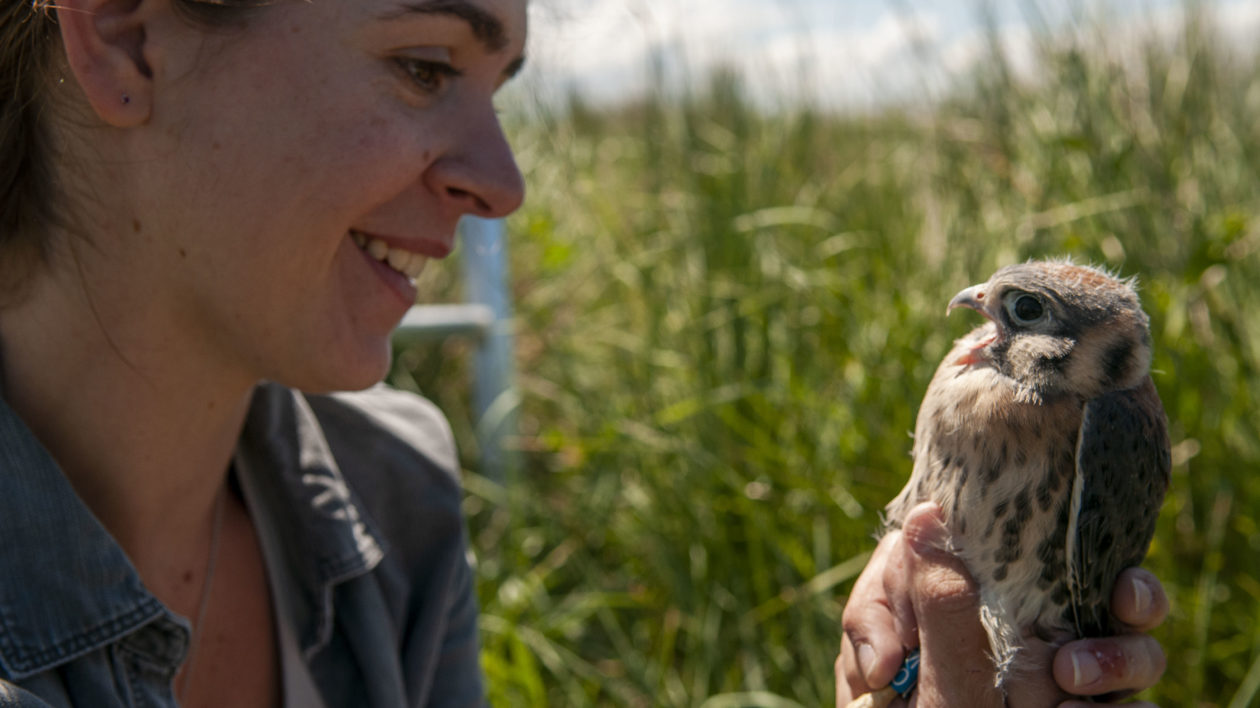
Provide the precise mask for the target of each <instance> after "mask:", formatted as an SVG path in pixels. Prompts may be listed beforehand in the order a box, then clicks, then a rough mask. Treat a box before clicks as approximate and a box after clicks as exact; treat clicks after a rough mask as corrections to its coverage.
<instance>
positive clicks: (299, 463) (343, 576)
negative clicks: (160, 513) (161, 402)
mask: <svg viewBox="0 0 1260 708" xmlns="http://www.w3.org/2000/svg"><path fill="white" fill-rule="evenodd" d="M234 462H235V465H236V473H237V475H238V476H239V477H240V478H241V481H242V486H243V487H245V488H246V490H247V491H248V492H252V493H253V494H252V495H249V494H247V500H248V501H249V502H250V503H251V504H252V505H263V506H265V507H266V511H265V513H264V514H262V515H261V516H263V517H267V518H260V515H259V514H257V513H255V515H254V516H255V520H256V521H260V522H262V523H267V522H270V523H271V525H272V529H271V530H272V532H273V533H275V534H276V535H277V536H278V537H279V546H280V548H281V549H282V552H283V554H284V556H285V557H284V558H283V559H279V560H280V562H282V563H284V564H285V566H286V567H285V568H284V569H283V571H282V572H288V573H290V575H291V577H292V579H293V580H294V586H295V590H296V593H297V597H291V598H288V600H289V603H290V605H291V607H290V609H291V612H292V613H293V614H292V616H291V617H290V619H291V620H292V621H293V623H294V627H296V628H297V631H298V642H299V643H300V644H301V646H302V649H303V651H304V653H306V654H308V655H309V654H310V653H312V652H314V651H316V650H318V649H319V648H320V647H322V646H324V645H325V644H327V643H328V641H329V639H330V638H331V636H332V630H333V610H332V589H333V587H334V586H335V585H337V584H339V583H341V582H344V581H346V580H349V579H351V578H354V577H357V576H360V575H363V574H365V573H368V572H370V571H371V570H372V569H373V568H375V567H376V565H377V564H378V563H380V561H381V559H382V558H383V557H384V555H385V547H384V543H383V541H382V540H381V535H380V533H379V532H378V531H377V530H376V528H375V526H374V524H373V522H372V520H371V519H370V518H368V517H367V516H366V515H365V514H363V513H361V512H360V508H361V506H362V505H361V504H360V502H359V500H358V497H357V496H356V495H355V494H354V492H353V491H352V490H351V489H350V488H349V486H348V485H347V484H346V480H345V478H344V477H343V476H342V473H341V470H340V468H339V467H338V465H337V461H336V459H335V458H334V457H333V454H332V450H331V449H330V448H329V444H328V440H327V439H326V438H325V436H324V434H323V430H322V427H321V425H320V423H319V421H318V420H317V419H316V417H315V413H314V411H312V410H311V407H310V404H309V403H307V401H306V398H305V397H304V396H303V395H302V394H300V393H298V392H296V391H293V390H291V389H288V388H285V387H283V386H279V385H276V384H262V385H260V386H259V387H258V388H257V389H256V390H255V392H254V399H253V401H252V403H251V404H250V410H249V416H248V418H247V419H246V422H245V430H244V432H243V434H242V435H241V439H240V442H239V444H238V446H237V451H236V457H235V461H234ZM251 496H252V497H254V498H250V497H251ZM259 532H260V533H264V532H265V531H264V529H261V528H260V529H259Z"/></svg>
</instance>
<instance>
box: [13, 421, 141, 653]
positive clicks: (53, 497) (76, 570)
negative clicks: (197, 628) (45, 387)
mask: <svg viewBox="0 0 1260 708" xmlns="http://www.w3.org/2000/svg"><path fill="white" fill-rule="evenodd" d="M0 549H2V551H0V664H3V669H4V670H5V671H6V672H7V673H8V675H9V676H11V677H13V678H23V677H26V676H30V675H32V674H36V673H39V672H41V671H44V670H45V669H47V668H49V667H51V666H55V665H57V664H60V663H62V662H64V661H67V660H69V659H72V658H74V657H76V656H79V655H81V654H85V653H88V652H90V651H92V650H94V649H96V648H97V647H100V646H102V645H105V644H109V643H111V642H113V641H115V640H116V639H118V638H119V637H121V636H123V635H126V634H129V633H131V632H132V631H135V630H136V629H137V628H138V627H140V626H142V625H144V624H147V623H148V622H150V621H152V620H153V619H154V618H156V617H158V616H159V615H161V614H162V611H163V607H162V604H161V603H160V602H158V600H157V598H155V597H153V596H152V595H151V594H150V593H149V592H148V591H146V590H145V589H144V586H143V584H142V583H141V582H140V576H139V575H138V574H137V573H136V570H135V568H134V567H133V566H132V565H131V561H129V560H128V559H127V556H126V555H125V554H124V553H123V551H122V548H120V547H119V546H118V544H117V543H116V542H115V541H114V539H113V537H111V536H110V535H109V532H107V531H106V530H105V528H104V527H103V526H101V524H100V522H99V521H97V520H96V517H95V516H93V515H92V512H91V511H90V510H89V509H88V508H87V506H86V505H85V504H84V503H83V502H82V501H81V500H80V499H79V497H78V495H76V494H75V492H74V489H73V488H72V487H71V486H70V482H69V481H68V480H67V479H66V478H65V476H64V475H63V474H62V473H61V470H60V468H58V466H57V463H56V462H55V461H54V460H53V458H52V456H51V455H50V454H49V453H48V451H47V450H45V449H44V447H43V445H41V444H40V442H39V440H37V439H36V438H35V434H34V433H32V432H31V431H30V429H29V428H27V427H26V424H25V423H23V422H22V420H21V419H20V418H18V416H17V414H16V413H15V412H14V411H13V409H12V408H10V407H9V405H8V403H7V402H5V401H4V400H3V399H0Z"/></svg>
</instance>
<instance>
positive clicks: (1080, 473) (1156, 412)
mask: <svg viewBox="0 0 1260 708" xmlns="http://www.w3.org/2000/svg"><path fill="white" fill-rule="evenodd" d="M1171 459H1172V458H1171V454H1170V452H1169V444H1168V426H1167V422H1166V421H1165V418H1164V410H1163V407H1162V406H1161V405H1160V401H1159V394H1157V393H1156V392H1155V386H1154V384H1153V383H1152V382H1151V379H1150V377H1149V376H1148V377H1147V378H1146V379H1145V380H1144V381H1143V382H1142V383H1141V384H1139V385H1138V386H1136V387H1134V388H1131V389H1128V390H1124V391H1115V392H1112V393H1108V394H1105V395H1102V396H1099V397H1098V398H1095V399H1093V400H1091V401H1089V402H1088V403H1087V404H1086V405H1085V415H1084V417H1083V420H1082V421H1081V431H1080V439H1079V443H1078V447H1077V452H1076V481H1075V484H1074V487H1073V495H1072V508H1071V514H1070V517H1069V525H1068V538H1067V563H1068V578H1069V580H1068V587H1069V590H1070V592H1071V597H1072V611H1073V612H1074V614H1075V621H1076V630H1077V633H1078V634H1079V635H1080V636H1101V635H1106V634H1109V633H1111V632H1112V631H1113V629H1112V628H1111V617H1110V612H1109V607H1110V604H1111V603H1110V599H1111V588H1112V584H1113V583H1115V580H1116V576H1117V575H1119V573H1120V571H1122V570H1124V569H1125V568H1128V567H1131V566H1135V565H1137V564H1139V563H1141V562H1142V558H1143V557H1144V556H1145V555H1146V549H1147V547H1148V546H1149V545H1150V541H1151V536H1152V535H1154V533H1155V519H1156V517H1157V516H1158V515H1159V507H1160V504H1162V503H1163V500H1164V492H1165V490H1167V488H1168V481H1169V473H1170V470H1171V467H1172V462H1171Z"/></svg>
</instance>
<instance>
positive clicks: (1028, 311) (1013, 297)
mask: <svg viewBox="0 0 1260 708" xmlns="http://www.w3.org/2000/svg"><path fill="white" fill-rule="evenodd" d="M1006 311H1007V312H1009V313H1010V315H1011V319H1013V320H1014V321H1015V323H1016V324H1021V325H1030V324H1033V323H1035V322H1037V321H1039V320H1041V319H1042V318H1043V317H1045V316H1046V306H1045V305H1044V304H1043V303H1042V302H1041V298H1039V297H1037V296H1036V295H1032V294H1030V293H1024V292H1013V293H1011V294H1010V295H1007V296H1006Z"/></svg>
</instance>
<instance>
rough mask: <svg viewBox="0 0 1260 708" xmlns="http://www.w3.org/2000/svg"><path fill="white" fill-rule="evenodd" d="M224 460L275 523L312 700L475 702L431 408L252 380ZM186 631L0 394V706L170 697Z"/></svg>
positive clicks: (449, 476)
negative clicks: (317, 696) (237, 434)
mask: <svg viewBox="0 0 1260 708" xmlns="http://www.w3.org/2000/svg"><path fill="white" fill-rule="evenodd" d="M234 467H235V470H236V474H238V475H241V476H242V477H246V476H248V477H249V482H250V485H249V486H250V487H251V488H252V489H253V490H254V491H255V496H256V498H254V499H249V500H248V501H249V502H250V503H251V504H252V505H258V504H262V505H266V507H267V512H268V514H269V515H270V516H271V518H273V519H274V520H276V523H277V526H278V537H279V539H280V542H281V543H280V547H281V548H282V549H283V555H284V556H285V561H286V563H287V565H288V572H289V577H290V578H291V579H292V580H293V582H292V583H291V584H292V585H293V586H294V587H295V588H296V592H294V593H293V596H292V597H289V598H287V599H288V600H289V602H288V603H287V604H288V605H289V608H290V611H291V612H290V617H289V620H290V622H291V625H290V626H292V627H293V628H294V631H295V634H296V636H297V640H298V644H299V646H300V649H301V654H302V658H303V660H304V661H305V662H306V665H307V666H308V667H309V669H310V673H311V675H312V676H313V678H314V680H315V684H316V686H317V688H318V689H319V692H320V693H321V695H322V698H323V700H324V703H325V705H326V706H328V708H340V707H343V706H347V707H348V706H353V707H355V708H359V707H365V708H367V707H377V706H380V707H385V706H388V707H390V708H393V707H396V706H461V707H462V706H482V705H484V702H485V701H484V694H483V690H482V685H481V674H480V668H479V665H478V646H477V634H476V631H477V625H476V622H477V608H476V603H475V598H474V595H473V584H472V573H471V571H470V568H469V565H468V561H467V555H466V554H467V535H466V532H465V529H464V523H463V519H462V517H461V515H460V500H461V496H462V495H461V493H460V488H459V482H458V479H457V470H458V466H457V462H456V457H455V449H454V443H453V439H452V437H451V434H450V429H449V427H448V426H447V424H446V421H445V420H444V419H443V418H442V416H441V414H439V413H438V412H437V409H436V408H435V407H434V406H433V405H432V404H431V403H429V402H428V401H425V400H423V399H421V398H419V397H416V396H412V395H410V394H404V393H400V392H398V391H393V390H391V389H388V388H385V387H383V386H379V387H376V388H374V389H371V390H369V391H364V392H360V393H349V394H332V395H327V396H315V395H303V394H300V393H297V392H294V391H291V390H289V389H287V388H284V387H281V386H278V385H274V384H263V385H260V386H259V387H258V388H257V390H256V391H255V393H254V398H253V401H252V403H251V407H250V411H249V415H248V418H247V421H246V424H245V428H244V431H243V433H242V435H241V439H240V442H239V444H238V447H237V451H236V455H235V459H234ZM189 634H190V633H189V623H188V621H187V620H186V619H184V618H183V617H180V616H178V615H176V614H174V613H172V612H171V611H170V610H168V609H166V607H164V606H163V605H162V603H160V602H159V601H158V600H157V598H155V597H154V596H153V595H152V594H151V593H149V592H148V591H147V590H146V589H145V587H144V585H143V583H142V582H141V581H140V578H139V576H138V575H137V573H136V571H135V568H134V567H133V566H132V564H131V563H130V561H129V560H128V559H127V557H126V556H125V555H124V554H123V552H122V549H121V548H119V546H118V544H117V543H116V542H115V541H114V539H113V538H112V537H111V536H110V535H109V533H108V532H107V531H106V530H105V529H104V527H102V526H101V524H100V523H99V522H98V521H97V520H96V518H95V517H94V516H93V515H92V513H91V512H90V511H89V510H88V508H87V507H86V506H85V505H84V504H83V502H82V501H81V500H80V499H79V498H78V496H77V495H76V494H75V493H74V490H73V489H72V488H71V486H70V484H69V482H68V481H67V480H66V478H65V477H64V476H63V475H62V474H61V472H60V470H59V469H58V467H57V464H56V463H55V462H54V461H53V459H52V457H51V456H50V455H49V453H48V452H47V451H46V450H45V449H44V448H43V447H42V446H41V445H40V443H39V441H38V440H37V439H36V438H35V436H34V435H33V434H32V433H31V432H30V430H29V429H28V428H27V427H26V426H25V424H23V422H22V421H21V420H20V419H19V418H18V417H17V415H16V414H15V413H14V412H13V410H12V409H11V408H9V406H8V405H7V404H5V403H4V402H3V401H0V708H7V707H8V706H22V707H25V706H49V705H51V706H57V707H58V708H62V707H68V706H92V707H97V706H101V707H109V708H113V707H118V708H122V707H123V706H127V707H136V706H175V705H176V703H175V698H174V696H173V693H172V678H173V677H174V675H175V672H176V670H177V669H178V667H179V665H180V663H181V662H182V660H183V658H184V655H185V652H186V650H187V646H188V640H189Z"/></svg>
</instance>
